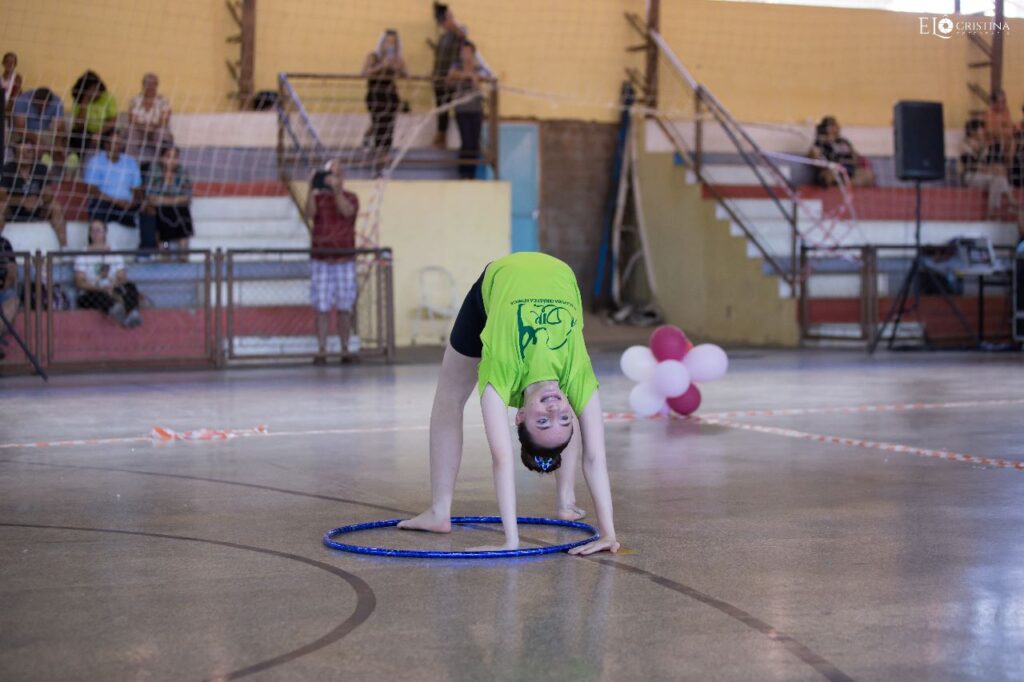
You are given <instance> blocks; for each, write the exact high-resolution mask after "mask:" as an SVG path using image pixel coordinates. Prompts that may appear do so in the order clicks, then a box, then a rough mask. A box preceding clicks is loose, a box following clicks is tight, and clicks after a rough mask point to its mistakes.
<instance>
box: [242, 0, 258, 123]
mask: <svg viewBox="0 0 1024 682" xmlns="http://www.w3.org/2000/svg"><path fill="white" fill-rule="evenodd" d="M240 61H241V66H240V68H239V74H238V108H239V109H248V108H249V105H250V104H252V96H253V93H254V90H255V81H256V0H242V55H241V60H240Z"/></svg>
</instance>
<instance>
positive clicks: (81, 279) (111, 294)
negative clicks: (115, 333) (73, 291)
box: [74, 220, 142, 327]
mask: <svg viewBox="0 0 1024 682" xmlns="http://www.w3.org/2000/svg"><path fill="white" fill-rule="evenodd" d="M88 251H89V253H87V254H83V255H81V256H77V257H76V258H75V266H74V267H75V287H76V288H77V289H78V307H79V308H92V309H95V310H101V311H103V312H104V313H106V314H107V315H109V316H110V317H111V318H112V319H114V320H116V321H117V322H118V323H119V324H120V325H121V326H122V327H138V326H139V325H140V324H142V317H141V315H139V290H138V289H137V288H136V287H135V285H134V284H133V283H132V282H129V281H128V274H127V272H126V271H125V263H124V257H123V256H119V255H116V254H110V253H107V252H109V251H110V247H109V246H108V245H107V224H106V223H105V222H103V221H102V220H90V221H89V249H88Z"/></svg>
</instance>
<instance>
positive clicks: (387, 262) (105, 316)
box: [0, 248, 395, 375]
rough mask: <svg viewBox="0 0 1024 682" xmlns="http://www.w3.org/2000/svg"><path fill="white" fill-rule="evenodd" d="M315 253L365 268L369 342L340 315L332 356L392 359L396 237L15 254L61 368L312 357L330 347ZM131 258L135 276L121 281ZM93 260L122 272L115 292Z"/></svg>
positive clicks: (110, 274) (36, 342)
mask: <svg viewBox="0 0 1024 682" xmlns="http://www.w3.org/2000/svg"><path fill="white" fill-rule="evenodd" d="M140 256H141V260H140ZM311 257H318V258H333V259H337V258H342V259H351V262H352V263H353V270H354V274H355V277H354V284H355V287H356V289H355V306H354V310H353V312H352V315H351V318H352V332H353V334H354V335H356V336H358V339H359V340H358V346H356V345H355V344H352V343H350V344H349V348H348V351H349V352H348V353H343V349H342V348H341V346H340V343H339V339H338V336H337V334H336V331H337V325H336V324H335V322H334V320H333V319H332V320H330V321H329V332H330V334H329V336H328V343H327V346H326V349H325V350H326V353H324V358H325V359H329V358H332V357H333V358H339V359H340V358H341V357H342V356H343V355H344V356H345V357H346V358H360V359H362V358H366V359H372V358H379V359H383V360H385V361H387V362H390V361H391V360H392V359H393V358H394V352H395V335H394V292H393V288H392V267H391V265H392V261H391V250H390V249H387V248H382V249H350V250H334V251H322V252H321V251H317V252H311V251H310V250H308V249H277V250H270V249H265V250H230V251H227V252H224V251H221V250H219V249H218V250H216V251H199V250H197V251H189V252H178V253H176V254H175V257H174V259H173V260H168V259H162V258H160V257H154V256H149V255H147V254H140V253H138V252H134V251H107V252H102V253H98V252H89V251H83V252H60V253H49V254H46V255H42V254H39V253H36V254H35V255H31V254H28V253H15V254H12V255H10V256H9V259H10V260H11V261H13V262H14V267H15V268H16V272H17V284H16V287H17V288H16V290H17V292H18V297H19V304H18V311H17V313H16V314H15V315H14V319H13V324H14V325H15V328H16V330H17V332H18V335H19V336H20V337H21V338H22V339H23V340H24V342H25V343H26V345H27V347H28V349H29V351H30V352H31V353H32V354H34V355H35V356H36V357H37V358H38V360H39V361H40V363H41V365H42V366H43V367H44V368H46V369H55V370H58V371H59V370H83V369H85V370H105V369H114V368H140V369H141V368H172V367H223V366H226V365H231V364H243V363H248V362H253V361H257V362H261V363H273V362H274V361H290V362H291V361H295V360H299V359H303V358H305V359H312V358H314V357H316V356H317V355H318V352H319V347H318V343H317V324H316V314H315V312H314V310H313V308H312V306H311V301H310V270H311ZM122 265H123V268H124V272H125V276H124V281H121V280H115V279H114V277H115V276H116V270H117V269H119V268H120V267H121V266H122ZM91 269H94V270H95V272H96V273H97V276H99V277H101V278H102V279H104V280H110V281H109V284H108V282H107V281H104V287H106V288H108V289H110V288H113V289H116V290H115V291H113V292H111V293H112V295H111V297H110V298H105V297H104V296H102V295H100V296H97V295H90V294H89V288H88V285H87V283H86V282H83V281H81V279H80V278H81V277H82V276H83V275H81V274H80V275H78V276H77V277H76V271H78V272H79V273H86V272H90V271H91ZM104 269H105V270H106V271H105V272H104V271H103V270H104ZM129 284H130V285H131V286H130V287H129V286H128V285H129ZM136 307H137V311H138V312H137V313H135V314H134V315H132V314H131V310H132V309H133V308H136ZM0 349H2V350H3V351H4V357H3V358H0V375H6V374H24V373H28V372H30V371H32V366H31V363H30V362H29V359H28V357H27V356H26V355H25V354H24V353H23V352H22V351H21V349H20V347H19V346H18V344H17V343H16V342H15V340H14V339H13V338H12V337H11V335H10V334H7V335H6V336H5V338H4V345H3V346H0Z"/></svg>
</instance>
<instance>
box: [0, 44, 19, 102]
mask: <svg viewBox="0 0 1024 682" xmlns="http://www.w3.org/2000/svg"><path fill="white" fill-rule="evenodd" d="M3 67H4V71H3V73H2V74H0V88H3V90H4V103H5V104H4V106H5V107H7V111H8V112H10V111H11V109H13V108H14V100H15V99H17V98H18V95H20V94H21V74H19V73H18V71H17V69H18V55H16V54H14V53H13V52H8V53H6V54H4V61H3Z"/></svg>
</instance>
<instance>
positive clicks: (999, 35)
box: [989, 0, 1006, 92]
mask: <svg viewBox="0 0 1024 682" xmlns="http://www.w3.org/2000/svg"><path fill="white" fill-rule="evenodd" d="M995 5H996V6H995V10H996V11H995V17H993V19H994V21H995V22H996V26H995V32H994V33H993V34H992V67H991V68H992V71H991V75H992V79H991V84H990V87H989V92H997V91H999V90H1002V89H1003V22H1004V21H1005V20H1006V19H1005V13H1004V11H1003V9H1004V8H1003V0H995Z"/></svg>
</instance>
